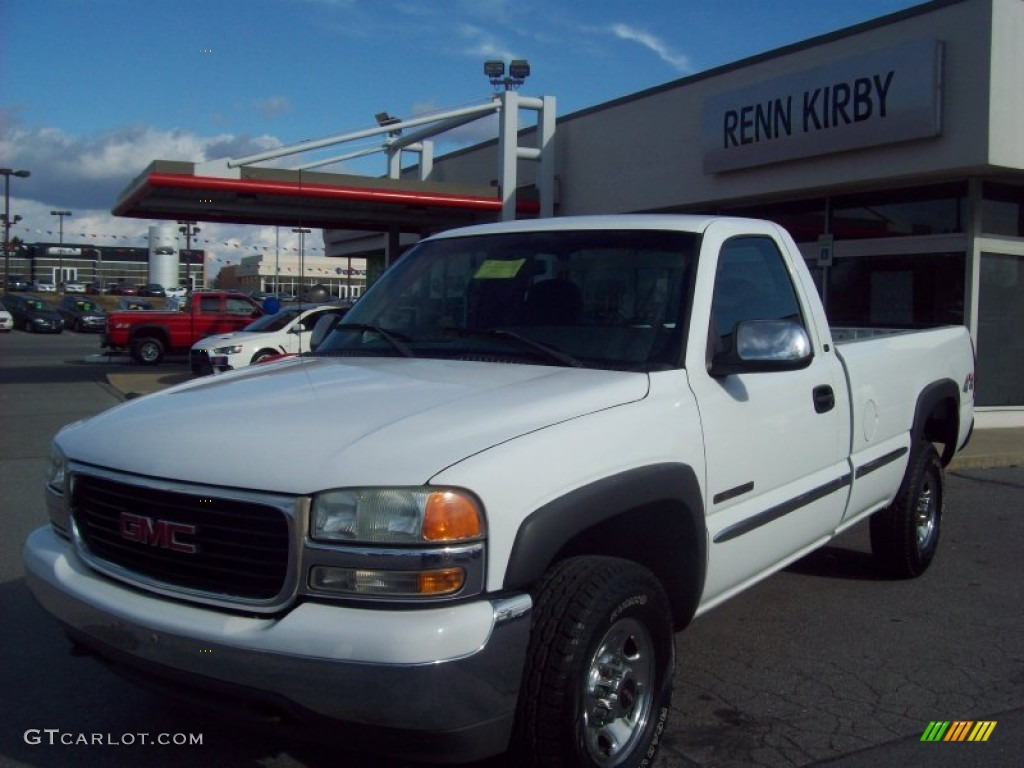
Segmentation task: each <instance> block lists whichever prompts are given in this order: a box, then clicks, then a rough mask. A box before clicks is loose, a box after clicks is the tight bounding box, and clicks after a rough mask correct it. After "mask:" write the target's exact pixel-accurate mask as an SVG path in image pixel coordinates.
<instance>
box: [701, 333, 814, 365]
mask: <svg viewBox="0 0 1024 768" xmlns="http://www.w3.org/2000/svg"><path fill="white" fill-rule="evenodd" d="M813 357H814V352H813V350H812V349H811V340H810V339H809V338H808V337H807V332H806V331H805V330H804V328H803V326H802V325H800V324H799V323H795V322H793V321H792V320H745V321H743V322H741V323H738V324H737V325H736V332H735V337H734V340H733V345H732V349H728V350H724V351H722V352H719V353H718V354H716V355H715V356H714V358H713V359H712V361H711V366H710V368H709V373H710V374H711V375H712V376H716V377H718V376H729V375H731V374H735V373H767V372H771V371H795V370H799V369H800V368H806V367H807V366H808V365H810V364H811V360H812V359H813Z"/></svg>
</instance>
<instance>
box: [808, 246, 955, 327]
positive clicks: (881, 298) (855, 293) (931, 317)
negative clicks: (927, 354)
mask: <svg viewBox="0 0 1024 768" xmlns="http://www.w3.org/2000/svg"><path fill="white" fill-rule="evenodd" d="M964 265H965V256H964V254H962V253H928V254H913V255H898V256H887V255H872V256H857V257H850V258H837V259H836V260H835V261H834V262H833V265H832V267H831V268H830V270H829V275H828V286H827V289H826V297H825V305H826V313H827V315H828V319H829V323H830V324H832V325H837V326H857V327H871V328H927V327H933V326H939V325H960V324H963V322H964Z"/></svg>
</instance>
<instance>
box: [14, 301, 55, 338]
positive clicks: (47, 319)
mask: <svg viewBox="0 0 1024 768" xmlns="http://www.w3.org/2000/svg"><path fill="white" fill-rule="evenodd" d="M4 304H5V305H6V306H7V311H8V312H10V313H11V315H13V317H14V327H15V328H20V329H21V330H23V331H32V332H34V333H60V332H61V331H62V330H64V320H63V319H62V318H61V316H60V312H58V311H57V310H56V309H54V308H53V305H52V304H47V303H46V302H45V301H43V300H42V299H37V298H36V297H34V296H15V295H13V294H10V295H8V296H7V298H6V299H4Z"/></svg>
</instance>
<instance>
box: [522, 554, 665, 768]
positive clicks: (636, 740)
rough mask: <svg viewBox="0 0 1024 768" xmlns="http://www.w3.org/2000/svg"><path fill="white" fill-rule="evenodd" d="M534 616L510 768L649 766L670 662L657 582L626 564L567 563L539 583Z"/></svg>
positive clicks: (662, 723) (659, 726)
mask: <svg viewBox="0 0 1024 768" xmlns="http://www.w3.org/2000/svg"><path fill="white" fill-rule="evenodd" d="M533 615H534V619H533V627H532V631H531V636H530V646H529V650H528V652H527V661H526V668H525V671H524V677H523V686H522V690H521V691H520V705H519V712H518V713H517V723H516V736H515V743H514V745H513V748H514V751H515V752H516V753H518V754H517V755H516V756H517V758H518V761H517V764H522V765H530V766H550V767H552V768H553V767H555V766H565V767H566V768H568V766H595V767H597V766H600V767H602V768H612V767H613V766H615V767H618V766H623V767H625V766H630V767H633V768H635V767H637V766H647V765H650V764H651V763H653V761H654V758H655V755H656V753H657V750H658V746H659V743H660V740H661V733H662V731H663V729H664V727H665V721H666V719H667V717H668V711H669V702H670V699H671V694H672V666H673V659H674V645H673V643H674V636H673V629H672V619H671V611H670V609H669V604H668V599H667V597H666V596H665V592H664V590H663V588H662V586H661V583H660V582H659V581H658V580H657V579H656V578H655V577H654V575H653V574H652V573H651V572H650V571H648V570H647V569H646V568H643V567H642V566H640V565H638V564H636V563H633V562H630V561H627V560H619V559H616V558H609V557H579V558H572V559H570V560H565V561H563V562H561V563H559V564H557V565H556V566H554V567H553V568H552V570H551V571H550V572H549V573H548V574H547V576H546V577H545V579H544V580H543V582H542V584H541V586H540V589H539V593H538V595H537V602H536V605H535V607H534V614H533Z"/></svg>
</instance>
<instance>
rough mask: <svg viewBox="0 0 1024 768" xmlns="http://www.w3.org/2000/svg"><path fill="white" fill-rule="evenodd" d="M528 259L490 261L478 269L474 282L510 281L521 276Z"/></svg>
mask: <svg viewBox="0 0 1024 768" xmlns="http://www.w3.org/2000/svg"><path fill="white" fill-rule="evenodd" d="M525 263H526V259H515V260H513V261H504V260H502V261H498V260H496V259H488V260H487V261H485V262H484V263H483V264H481V265H480V267H479V268H478V269H477V271H476V274H474V275H473V279H474V280H509V279H511V278H513V277H515V276H516V275H518V274H519V270H520V269H522V268H523V264H525Z"/></svg>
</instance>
